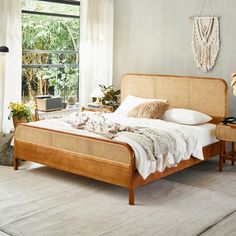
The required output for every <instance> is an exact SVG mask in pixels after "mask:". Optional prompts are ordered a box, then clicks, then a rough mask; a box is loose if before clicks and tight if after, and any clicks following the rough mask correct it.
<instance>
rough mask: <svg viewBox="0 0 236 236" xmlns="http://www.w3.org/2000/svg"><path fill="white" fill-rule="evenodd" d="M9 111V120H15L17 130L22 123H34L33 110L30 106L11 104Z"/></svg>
mask: <svg viewBox="0 0 236 236" xmlns="http://www.w3.org/2000/svg"><path fill="white" fill-rule="evenodd" d="M8 109H10V114H9V116H8V119H9V120H10V119H11V117H12V119H13V125H14V127H15V128H16V127H17V125H18V124H20V123H26V122H30V121H32V114H33V113H32V109H33V107H32V106H31V105H30V104H22V103H18V102H11V103H10V105H9V107H8Z"/></svg>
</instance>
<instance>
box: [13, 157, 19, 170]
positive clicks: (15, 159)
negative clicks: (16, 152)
mask: <svg viewBox="0 0 236 236" xmlns="http://www.w3.org/2000/svg"><path fill="white" fill-rule="evenodd" d="M18 166H19V160H18V159H17V158H16V157H14V170H18Z"/></svg>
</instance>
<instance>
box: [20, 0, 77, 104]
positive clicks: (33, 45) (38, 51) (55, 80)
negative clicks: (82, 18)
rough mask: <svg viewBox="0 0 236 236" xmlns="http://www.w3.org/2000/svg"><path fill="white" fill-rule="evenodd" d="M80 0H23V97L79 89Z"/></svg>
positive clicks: (70, 93)
mask: <svg viewBox="0 0 236 236" xmlns="http://www.w3.org/2000/svg"><path fill="white" fill-rule="evenodd" d="M79 11H80V6H79V1H75V0H74V1H73V0H47V1H46V0H22V32H23V35H22V42H23V43H22V50H23V51H22V54H23V55H22V56H23V57H22V99H23V100H24V101H27V100H30V99H34V97H35V96H36V95H46V94H51V95H56V96H61V98H62V100H63V101H67V99H68V98H69V97H71V96H76V97H77V98H78V91H79V89H78V88H79V83H78V82H79V23H80V22H79Z"/></svg>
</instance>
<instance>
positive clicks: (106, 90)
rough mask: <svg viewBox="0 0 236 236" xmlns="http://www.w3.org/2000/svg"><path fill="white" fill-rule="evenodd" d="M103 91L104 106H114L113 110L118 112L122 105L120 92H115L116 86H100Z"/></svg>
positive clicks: (102, 100)
mask: <svg viewBox="0 0 236 236" xmlns="http://www.w3.org/2000/svg"><path fill="white" fill-rule="evenodd" d="M99 87H100V88H101V91H102V92H103V94H104V97H102V98H101V102H102V104H103V105H106V106H112V107H113V110H116V109H117V108H118V106H119V105H120V90H119V89H118V90H115V89H114V88H113V87H114V85H109V86H105V85H99Z"/></svg>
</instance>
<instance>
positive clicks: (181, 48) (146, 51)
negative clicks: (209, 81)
mask: <svg viewBox="0 0 236 236" xmlns="http://www.w3.org/2000/svg"><path fill="white" fill-rule="evenodd" d="M211 2H212V3H214V5H213V7H214V11H215V14H216V15H217V16H220V34H221V45H220V52H219V56H218V59H217V62H216V64H215V67H214V68H213V70H212V71H211V72H208V73H205V72H202V71H201V70H199V69H197V68H196V65H195V62H194V60H193V54H192V48H191V37H192V22H191V21H190V20H189V18H188V17H189V16H194V15H197V14H198V13H199V11H200V8H201V4H202V1H201V0H115V28H114V84H115V85H116V86H117V87H119V84H120V78H121V76H122V75H123V74H125V73H131V72H133V73H136V72H137V73H158V74H176V75H195V76H206V77H220V78H224V79H225V80H226V81H227V83H230V79H231V78H230V75H231V73H232V72H233V71H236V13H235V10H236V0H224V1H223V0H213V1H211ZM209 13H210V8H209V6H208V5H206V7H205V8H204V10H203V14H205V15H207V14H209ZM229 97H230V114H231V115H234V116H236V97H233V94H232V90H231V88H230V89H229Z"/></svg>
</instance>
